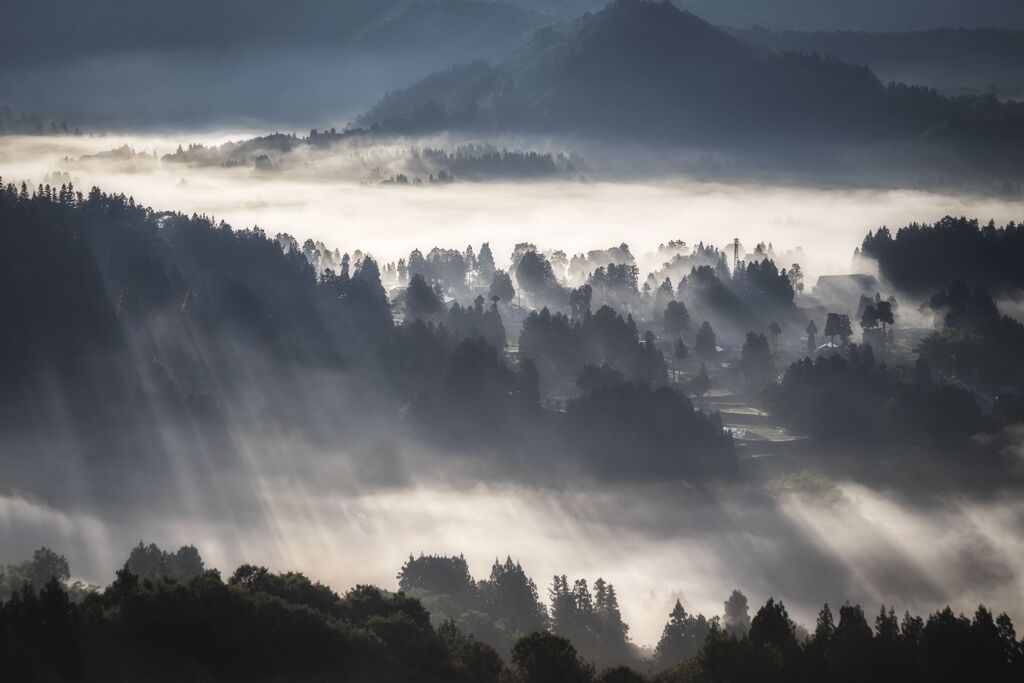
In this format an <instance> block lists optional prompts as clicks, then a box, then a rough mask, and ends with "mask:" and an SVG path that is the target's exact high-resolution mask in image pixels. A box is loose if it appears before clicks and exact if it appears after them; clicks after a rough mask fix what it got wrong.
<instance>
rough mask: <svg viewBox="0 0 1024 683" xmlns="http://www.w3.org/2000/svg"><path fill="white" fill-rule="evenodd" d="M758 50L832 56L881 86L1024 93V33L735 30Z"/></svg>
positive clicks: (990, 29)
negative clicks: (864, 70) (870, 74)
mask: <svg viewBox="0 0 1024 683" xmlns="http://www.w3.org/2000/svg"><path fill="white" fill-rule="evenodd" d="M731 32H732V33H733V34H734V35H737V36H739V37H741V38H743V39H744V40H747V41H748V42H750V43H753V44H755V45H764V46H765V47H770V48H772V49H775V50H796V51H800V52H816V53H818V54H821V55H834V56H836V57H838V58H839V59H841V60H843V61H844V62H848V63H850V64H866V65H867V66H868V67H870V68H871V70H872V71H874V72H875V73H876V74H878V76H879V78H880V79H882V80H883V81H891V80H894V81H898V82H901V83H908V84H912V85H926V86H929V87H933V88H939V89H942V90H948V91H957V90H960V89H974V90H978V91H983V90H991V91H992V92H994V93H995V94H997V95H1006V96H1010V97H1018V98H1019V97H1020V96H1021V95H1022V94H1024V30H1013V29H1007V28H1001V27H1000V28H997V27H986V28H975V29H947V28H942V29H932V30H928V31H908V32H882V33H868V32H864V31H807V32H801V31H770V30H767V29H764V28H750V29H734V30H732V31H731Z"/></svg>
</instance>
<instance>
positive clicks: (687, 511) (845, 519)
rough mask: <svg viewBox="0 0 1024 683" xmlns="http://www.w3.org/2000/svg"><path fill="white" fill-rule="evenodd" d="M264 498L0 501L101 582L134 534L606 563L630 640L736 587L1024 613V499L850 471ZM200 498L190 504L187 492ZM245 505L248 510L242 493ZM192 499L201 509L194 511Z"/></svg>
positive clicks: (210, 559) (388, 582)
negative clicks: (613, 485)
mask: <svg viewBox="0 0 1024 683" xmlns="http://www.w3.org/2000/svg"><path fill="white" fill-rule="evenodd" d="M252 482H253V492H252V495H253V497H254V499H255V500H257V501H258V503H259V505H258V507H259V510H260V512H259V513H257V514H252V513H251V512H248V511H247V512H245V513H244V514H241V515H233V514H232V509H233V506H232V504H231V503H230V501H225V500H221V501H216V502H212V503H211V504H212V506H213V507H217V508H218V509H221V510H222V514H221V515H219V516H214V517H211V518H205V517H200V516H198V515H192V516H184V517H181V518H168V517H159V516H154V515H151V514H147V513H146V512H144V511H142V512H140V513H139V514H137V515H132V516H130V517H117V518H114V519H98V518H96V517H93V516H90V515H87V514H81V513H77V512H75V511H57V510H54V509H52V508H50V507H47V506H46V505H45V504H42V503H39V502H29V501H26V500H23V499H21V498H18V497H2V498H0V537H2V538H3V543H2V548H3V552H2V556H0V562H5V561H7V562H13V561H16V560H20V559H23V558H24V557H27V556H29V555H30V554H31V552H32V550H33V549H34V548H35V547H38V546H39V545H41V544H46V545H48V546H50V547H52V548H54V549H56V550H57V551H58V552H61V553H64V554H66V555H67V557H68V559H69V561H70V563H71V567H72V570H73V573H74V574H75V575H76V576H77V577H79V578H83V579H86V580H88V581H92V582H96V583H101V584H104V585H105V584H107V583H109V582H110V581H111V580H112V577H113V572H114V570H115V569H116V568H117V567H118V566H119V565H120V563H122V562H123V561H124V559H125V558H126V557H127V554H128V551H129V550H130V548H131V546H132V545H134V544H135V543H136V542H137V541H138V540H139V539H145V540H146V541H147V542H149V541H155V542H157V543H159V544H160V545H161V546H163V547H172V548H173V547H177V546H178V545H181V544H187V543H191V544H195V545H196V546H197V547H198V548H199V549H200V551H201V552H202V554H203V556H204V558H206V560H207V563H208V564H209V565H212V566H215V567H217V568H219V569H220V570H221V571H222V572H227V573H230V572H231V571H233V570H234V568H235V567H236V566H237V565H239V564H241V563H243V562H255V563H259V564H265V565H267V566H270V567H271V568H273V569H277V570H288V569H295V570H300V571H303V572H306V573H307V574H309V575H310V576H313V577H317V578H320V579H321V580H324V581H326V582H328V583H329V584H330V585H331V586H332V587H334V588H336V589H338V590H345V589H347V588H348V587H350V586H352V585H354V584H356V583H365V582H372V583H375V584H378V585H381V586H383V587H386V588H390V589H394V588H395V587H396V586H397V582H396V580H395V574H396V573H397V571H398V569H399V568H400V567H401V565H402V562H403V561H404V560H405V559H406V558H407V556H408V555H409V554H410V553H414V554H418V553H420V552H426V553H441V554H459V553H464V554H465V556H466V558H467V560H468V561H469V565H470V570H471V571H472V572H473V574H474V575H475V576H476V577H477V578H484V577H486V575H487V574H488V572H489V570H490V566H491V563H492V562H493V561H494V559H495V557H500V558H502V559H504V557H505V556H506V555H511V556H512V557H513V558H518V559H520V560H521V561H522V564H523V567H524V568H525V570H526V571H527V573H528V574H529V575H531V576H532V577H533V578H534V579H535V580H536V581H537V583H538V587H539V589H540V593H541V597H542V599H545V600H546V588H547V585H548V584H549V583H550V580H551V576H552V575H553V574H555V573H558V574H562V573H565V574H567V575H568V576H569V577H570V579H572V578H573V577H586V578H587V579H588V580H590V581H593V580H594V579H596V578H597V577H598V576H601V577H604V578H605V579H606V580H608V581H611V582H612V583H614V585H615V586H616V588H617V589H618V594H619V599H620V602H621V603H622V610H623V614H624V617H625V619H626V621H627V623H629V624H630V625H631V636H632V639H633V641H634V642H636V643H638V644H641V645H644V644H653V643H654V642H656V641H657V638H658V636H659V635H660V631H661V628H662V626H663V625H664V622H665V619H666V615H667V614H668V612H669V610H670V609H671V605H672V603H673V601H674V600H675V599H676V598H677V597H678V598H681V599H682V600H683V602H684V604H685V605H686V607H687V610H688V611H691V612H693V611H700V612H703V613H705V614H707V615H712V614H720V613H721V611H722V602H723V601H724V600H725V598H726V597H727V596H728V595H729V592H730V591H731V590H732V589H733V588H735V587H739V588H741V589H742V590H743V591H744V592H745V593H746V594H747V595H748V596H749V597H750V599H751V604H752V605H757V604H760V603H763V601H764V600H765V599H767V598H768V597H769V596H775V597H777V598H782V599H783V600H784V601H785V602H786V605H787V606H788V607H789V609H790V613H791V614H792V615H793V616H794V618H795V619H797V620H798V622H800V623H802V624H804V625H805V626H808V625H809V626H813V620H814V616H815V614H816V613H817V610H818V609H819V608H820V606H821V604H822V603H823V602H826V601H828V602H829V603H830V604H832V605H833V606H835V605H837V604H838V605H841V604H843V603H844V602H845V601H847V600H849V601H851V602H859V603H861V604H862V605H864V606H865V610H866V611H869V612H870V611H873V610H877V608H878V605H879V604H880V603H883V602H884V603H885V604H886V605H894V606H895V608H896V610H897V613H901V612H902V610H904V609H909V610H911V611H912V612H928V611H933V610H935V609H938V608H940V607H943V606H945V605H946V604H947V603H949V604H951V605H952V606H953V607H954V608H955V609H958V610H964V611H965V612H967V613H971V612H972V611H973V609H974V607H976V606H977V604H978V603H979V602H985V603H986V604H989V605H995V606H997V607H998V608H999V609H1006V610H1007V611H1008V612H1009V613H1010V614H1011V616H1012V617H1013V618H1014V619H1016V620H1019V619H1020V618H1022V617H1024V600H1022V598H1021V596H1022V595H1024V578H1022V576H1021V573H1020V567H1021V566H1024V542H1022V541H1021V538H1022V535H1021V530H1022V520H1024V504H1022V503H1021V501H1020V500H1019V499H1017V500H1008V499H1004V500H997V501H989V502H984V503H981V502H976V501H970V500H948V501H946V502H944V503H942V504H935V503H931V504H921V505H916V504H913V503H911V502H908V501H905V500H899V499H896V498H891V497H888V496H886V495H884V494H881V493H878V492H875V491H871V490H868V489H866V488H864V487H862V486H858V485H852V484H840V485H838V486H836V485H833V484H831V483H826V482H823V481H819V480H815V479H814V478H808V479H787V480H785V481H781V482H776V485H773V486H771V487H769V488H770V490H771V491H772V493H771V494H766V493H764V492H763V491H760V490H755V489H753V488H745V487H736V488H731V487H728V488H727V487H723V488H715V489H712V490H698V489H695V488H692V487H689V486H685V485H681V484H680V485H673V486H664V487H659V486H651V487H645V488H625V489H619V490H614V491H610V490H604V491H600V490H589V489H579V490H567V491H557V492H556V491H544V492H539V491H537V490H533V489H527V488H505V487H497V486H489V485H484V484H481V485H478V486H476V487H475V488H472V489H469V490H463V489H460V490H458V491H452V490H450V489H447V488H445V487H441V486H436V487H423V488H407V489H394V490H366V491H364V492H363V493H361V494H359V495H355V496H347V495H346V496H341V495H319V494H317V495H310V492H309V491H308V489H307V488H306V487H304V486H302V485H301V484H300V483H298V482H295V481H291V482H288V481H273V480H270V479H264V478H259V477H256V478H254V479H253V480H252ZM193 502H194V501H193ZM246 508H247V510H248V506H246ZM189 509H193V510H194V509H197V508H195V507H192V508H189Z"/></svg>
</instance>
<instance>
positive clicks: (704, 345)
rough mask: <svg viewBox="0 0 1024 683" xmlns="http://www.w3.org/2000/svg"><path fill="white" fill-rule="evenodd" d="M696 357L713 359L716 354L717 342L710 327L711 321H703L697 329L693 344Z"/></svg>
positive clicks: (706, 359) (705, 359)
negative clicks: (695, 339)
mask: <svg viewBox="0 0 1024 683" xmlns="http://www.w3.org/2000/svg"><path fill="white" fill-rule="evenodd" d="M693 348H694V351H695V352H696V353H697V357H698V358H700V359H701V360H704V361H710V360H714V358H715V356H717V355H718V342H717V340H716V339H715V331H714V330H712V329H711V323H709V322H708V321H706V320H705V321H704V322H703V323H701V326H700V329H699V330H697V341H696V342H694V345H693Z"/></svg>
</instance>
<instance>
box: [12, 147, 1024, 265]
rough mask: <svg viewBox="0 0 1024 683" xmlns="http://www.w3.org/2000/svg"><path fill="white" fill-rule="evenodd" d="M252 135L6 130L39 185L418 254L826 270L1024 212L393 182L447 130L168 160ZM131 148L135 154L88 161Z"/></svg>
mask: <svg viewBox="0 0 1024 683" xmlns="http://www.w3.org/2000/svg"><path fill="white" fill-rule="evenodd" d="M246 137H249V134H246V133H236V134H230V135H229V134H224V133H220V134H214V133H211V134H206V135H199V136H197V135H195V134H188V135H182V136H172V137H156V136H124V135H113V134H111V135H107V136H104V137H81V138H75V137H60V138H58V137H55V138H47V137H6V138H0V175H2V176H3V178H4V179H5V181H17V182H20V181H21V180H23V179H25V180H29V181H31V183H32V184H33V185H38V184H40V183H51V184H56V185H58V186H59V185H60V184H61V182H63V181H66V180H71V181H73V182H74V184H75V185H76V187H78V188H79V189H88V187H89V186H92V185H99V186H101V187H102V188H103V189H104V190H106V191H112V192H123V193H125V194H129V195H132V196H134V198H135V199H136V201H139V202H142V203H144V204H147V205H150V206H153V207H155V208H158V209H166V210H177V211H182V212H186V213H191V212H198V213H204V214H207V215H213V216H215V217H216V218H218V219H223V220H225V221H227V222H229V223H231V224H232V225H233V226H235V227H238V228H243V227H250V226H252V225H258V226H260V227H261V228H263V229H264V230H265V231H266V232H268V233H270V234H275V233H277V232H288V233H290V234H292V235H294V236H295V237H296V238H298V239H299V240H300V242H301V241H302V240H304V239H306V238H312V239H314V240H322V241H323V242H324V243H326V244H328V245H329V246H332V247H339V248H341V249H342V250H353V249H361V250H363V251H364V252H369V253H372V254H374V256H376V257H377V259H378V260H380V261H391V260H395V259H398V258H400V257H403V256H407V255H408V253H409V252H410V251H411V250H412V249H413V248H421V249H429V248H431V247H433V246H435V245H436V246H445V247H458V248H461V247H463V246H464V245H466V244H469V243H473V244H479V243H480V242H482V241H490V242H491V245H492V248H493V249H494V252H495V254H496V255H497V257H498V259H499V266H503V265H504V263H502V261H503V260H504V259H505V258H507V255H508V254H510V253H511V251H512V247H513V246H514V244H515V243H517V242H523V241H530V242H534V243H536V244H538V245H542V246H543V248H547V249H559V248H560V249H563V250H565V251H566V252H567V253H577V252H580V251H585V250H588V249H597V248H606V247H608V246H611V245H614V244H619V243H621V242H626V243H628V244H629V245H630V247H631V248H632V251H633V253H634V254H636V255H638V257H640V258H641V267H642V268H644V269H649V267H652V266H654V265H657V264H654V263H649V264H648V263H644V262H643V259H642V255H643V254H646V253H648V252H651V251H653V250H654V249H655V248H656V247H657V245H658V244H659V243H661V242H666V241H668V240H671V239H683V240H686V241H687V242H690V243H696V242H699V241H704V242H713V243H715V244H717V245H718V246H725V245H726V244H727V243H729V242H731V241H732V239H733V238H736V237H738V238H739V239H740V240H741V241H742V242H743V243H744V244H746V245H753V244H756V243H758V242H760V241H765V242H773V243H774V246H775V248H776V251H779V252H781V251H784V250H786V249H792V248H795V247H798V246H799V247H803V248H804V249H805V250H806V251H807V253H808V255H809V261H808V262H806V263H802V264H801V265H802V266H803V269H804V272H805V273H806V274H808V275H809V276H810V277H812V278H813V277H814V276H816V275H819V274H822V273H837V272H847V271H848V270H849V268H850V259H851V255H852V253H853V249H854V248H855V247H856V246H858V245H859V243H860V241H861V239H862V238H863V236H864V234H865V233H866V232H867V231H868V230H869V229H874V228H876V227H878V226H881V225H891V226H899V225H905V224H907V223H909V222H912V221H922V222H930V221H934V220H937V219H939V218H941V217H942V216H945V215H947V214H948V215H967V216H973V217H978V218H979V219H980V220H982V221H987V220H989V219H990V218H991V219H994V220H995V221H996V222H997V223H1005V222H1007V221H1009V220H1015V219H1019V218H1020V217H1021V216H1022V215H1024V199H1021V198H1012V199H1007V198H998V197H991V196H977V195H970V194H962V195H961V194H944V193H936V192H925V191H916V190H872V189H852V190H844V189H834V188H833V189H820V188H812V187H801V186H797V185H758V184H751V183H734V184H727V183H721V182H708V181H698V180H692V179H687V178H682V177H663V178H657V179H655V180H652V179H650V177H648V178H647V179H632V180H628V181H615V180H610V179H603V176H602V175H601V174H600V173H593V174H590V175H587V176H586V177H587V178H591V179H590V180H586V179H585V180H583V181H581V180H578V179H570V178H567V177H560V178H557V179H553V180H523V181H515V182H512V181H501V182H455V183H451V184H429V183H426V182H425V183H424V184H422V185H411V184H410V185H382V184H380V179H381V178H384V179H388V178H390V177H391V176H394V175H395V174H396V173H401V172H403V170H404V169H405V168H406V167H405V165H404V164H405V161H406V160H407V158H408V154H409V151H410V149H413V148H423V147H429V146H445V145H446V142H447V143H448V144H449V145H450V144H452V143H451V141H445V140H424V141H410V142H408V143H399V142H396V143H394V144H387V145H368V144H360V143H352V144H350V145H342V146H339V147H335V148H331V149H330V150H328V151H326V152H324V151H320V152H315V153H314V152H311V153H309V154H308V155H307V156H305V157H304V158H303V159H302V163H301V164H300V163H295V164H294V165H292V166H285V167H282V168H281V169H279V170H277V171H275V172H267V173H259V172H254V171H253V169H252V168H251V166H250V167H236V168H222V167H219V166H212V167H193V166H189V165H187V164H184V163H173V162H167V161H161V160H160V157H162V156H163V155H164V154H167V153H173V152H174V151H175V150H176V149H177V147H178V145H179V144H183V145H184V146H185V147H186V148H187V146H188V144H189V143H190V142H200V143H203V144H206V145H215V144H218V143H221V142H225V141H227V140H240V139H244V138H246ZM501 144H502V143H500V142H499V143H498V144H497V146H498V147H499V148H500V146H501ZM122 145H127V146H128V147H129V148H130V149H131V150H134V152H135V154H134V155H130V154H128V155H126V154H117V155H109V156H103V155H101V156H92V158H83V157H89V156H90V155H97V154H100V153H102V152H107V151H110V150H114V149H117V148H119V147H121V146H122ZM544 145H547V146H546V147H545V146H544ZM538 148H539V149H541V150H545V151H549V152H551V151H560V150H559V148H558V147H555V146H553V145H552V143H551V142H550V141H547V142H544V141H540V142H537V141H535V144H533V145H531V146H530V147H529V149H538ZM565 151H567V152H571V151H573V150H571V149H569V150H565ZM154 153H155V155H156V156H155V157H154ZM584 158H586V157H584ZM63 174H66V175H63ZM594 178H596V180H594ZM424 180H426V179H425V178H424Z"/></svg>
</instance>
